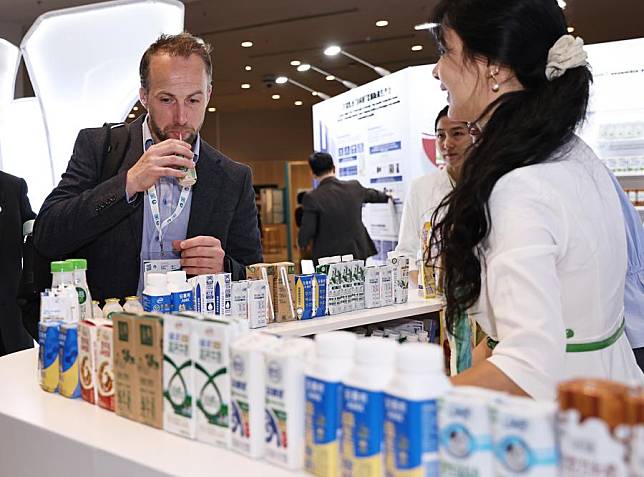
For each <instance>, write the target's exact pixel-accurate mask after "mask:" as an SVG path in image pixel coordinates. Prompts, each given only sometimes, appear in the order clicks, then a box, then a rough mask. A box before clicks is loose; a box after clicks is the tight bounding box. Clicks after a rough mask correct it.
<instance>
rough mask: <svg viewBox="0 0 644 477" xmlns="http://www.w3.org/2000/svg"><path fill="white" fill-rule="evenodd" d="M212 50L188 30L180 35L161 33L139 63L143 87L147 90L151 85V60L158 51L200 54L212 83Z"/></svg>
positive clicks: (187, 54)
mask: <svg viewBox="0 0 644 477" xmlns="http://www.w3.org/2000/svg"><path fill="white" fill-rule="evenodd" d="M211 51H212V47H211V46H210V45H209V44H208V43H206V42H204V41H203V40H202V39H201V38H199V37H196V36H194V35H192V34H190V33H188V32H183V33H179V34H178V35H165V34H163V35H161V36H160V37H159V38H158V40H157V41H155V42H154V43H152V44H151V45H150V46H149V47H148V49H147V50H145V53H143V57H142V58H141V63H140V64H139V76H140V77H141V87H142V88H143V89H144V90H146V91H147V90H148V87H149V86H150V78H149V76H150V60H151V58H152V56H153V55H156V54H157V53H167V54H168V55H170V56H181V57H183V58H189V57H190V55H197V56H199V57H200V58H201V59H202V60H203V62H204V66H205V68H206V73H207V74H208V84H210V83H211V82H212V61H211V59H210V52H211Z"/></svg>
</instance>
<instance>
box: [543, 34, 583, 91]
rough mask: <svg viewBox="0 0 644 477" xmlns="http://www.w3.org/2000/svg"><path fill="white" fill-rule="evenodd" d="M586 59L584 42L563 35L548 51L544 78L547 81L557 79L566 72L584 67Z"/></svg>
mask: <svg viewBox="0 0 644 477" xmlns="http://www.w3.org/2000/svg"><path fill="white" fill-rule="evenodd" d="M587 58H588V55H587V54H586V52H585V51H584V40H582V39H581V38H579V37H577V38H575V37H574V36H572V35H563V36H561V38H559V39H558V40H557V41H556V42H555V44H554V45H552V48H550V50H549V51H548V63H547V64H546V78H548V81H552V80H553V79H555V78H559V77H560V76H561V75H563V74H564V73H565V72H566V70H568V69H570V68H577V67H578V66H583V65H585V64H586V59H587Z"/></svg>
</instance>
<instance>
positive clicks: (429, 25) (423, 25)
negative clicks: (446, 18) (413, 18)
mask: <svg viewBox="0 0 644 477" xmlns="http://www.w3.org/2000/svg"><path fill="white" fill-rule="evenodd" d="M437 26H438V23H434V22H426V23H420V24H418V25H414V30H431V29H432V28H436V27H437Z"/></svg>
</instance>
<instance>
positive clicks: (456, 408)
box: [438, 386, 504, 477]
mask: <svg viewBox="0 0 644 477" xmlns="http://www.w3.org/2000/svg"><path fill="white" fill-rule="evenodd" d="M503 397H504V395H503V394H501V393H497V392H494V391H489V390H486V389H482V388H475V387H466V386H459V387H455V388H453V389H452V390H451V391H449V392H448V393H447V394H446V395H445V396H444V397H443V398H442V399H441V400H440V401H439V405H438V422H439V426H440V428H439V439H440V461H441V466H440V475H441V477H461V476H463V475H471V476H473V477H492V476H494V475H495V472H494V447H493V439H492V424H491V421H490V406H491V405H492V404H493V403H494V401H496V400H498V399H502V398H503Z"/></svg>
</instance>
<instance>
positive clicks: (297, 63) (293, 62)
mask: <svg viewBox="0 0 644 477" xmlns="http://www.w3.org/2000/svg"><path fill="white" fill-rule="evenodd" d="M301 64H302V62H301V61H300V60H293V61H291V66H300V65H301Z"/></svg>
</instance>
